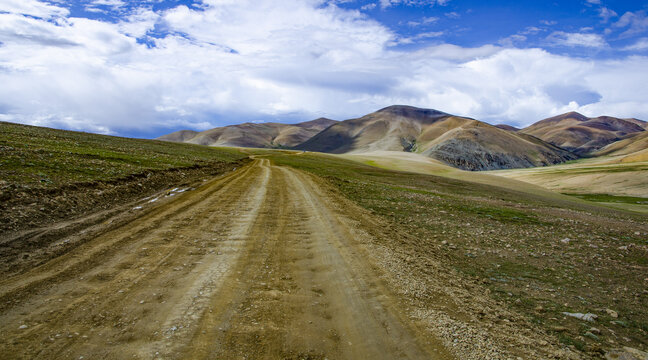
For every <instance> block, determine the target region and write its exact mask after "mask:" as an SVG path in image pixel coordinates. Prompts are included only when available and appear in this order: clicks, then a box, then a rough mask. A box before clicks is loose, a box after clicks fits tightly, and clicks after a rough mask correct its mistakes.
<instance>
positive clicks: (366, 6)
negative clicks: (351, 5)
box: [360, 3, 378, 10]
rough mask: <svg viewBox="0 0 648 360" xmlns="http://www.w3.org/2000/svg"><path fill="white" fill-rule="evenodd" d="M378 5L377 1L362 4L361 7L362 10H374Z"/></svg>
mask: <svg viewBox="0 0 648 360" xmlns="http://www.w3.org/2000/svg"><path fill="white" fill-rule="evenodd" d="M376 6H378V4H376V3H370V4H366V5H362V6H361V7H360V10H373V9H375V8H376Z"/></svg>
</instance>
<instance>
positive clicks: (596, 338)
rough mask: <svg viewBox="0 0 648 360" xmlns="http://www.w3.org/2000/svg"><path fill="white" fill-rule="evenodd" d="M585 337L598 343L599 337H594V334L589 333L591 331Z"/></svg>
mask: <svg viewBox="0 0 648 360" xmlns="http://www.w3.org/2000/svg"><path fill="white" fill-rule="evenodd" d="M583 336H585V337H588V338H590V339H592V340H596V341H598V340H599V337H598V336H596V335H594V334H592V333H591V332H589V331H588V332H586V333H585V335H583Z"/></svg>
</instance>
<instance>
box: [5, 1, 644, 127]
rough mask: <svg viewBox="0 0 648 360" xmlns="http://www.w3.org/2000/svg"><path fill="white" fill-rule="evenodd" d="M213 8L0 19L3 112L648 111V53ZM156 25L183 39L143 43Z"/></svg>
mask: <svg viewBox="0 0 648 360" xmlns="http://www.w3.org/2000/svg"><path fill="white" fill-rule="evenodd" d="M209 4H210V5H209V6H208V7H206V8H205V9H203V10H201V11H195V10H192V9H191V8H188V7H185V6H179V7H176V8H174V9H171V10H168V11H165V12H161V13H154V12H152V11H150V10H139V11H137V12H135V13H133V14H131V15H130V16H129V17H125V18H124V20H123V21H122V22H120V23H104V22H101V21H97V20H90V19H79V18H60V19H58V20H56V21H51V20H50V21H44V20H39V19H34V18H31V17H26V16H22V15H20V14H19V13H8V14H0V41H1V42H2V43H3V44H2V46H0V83H1V84H2V86H0V118H2V119H4V120H9V121H17V122H23V123H32V124H37V125H48V126H57V127H67V128H73V129H78V130H89V131H100V132H105V133H116V132H117V133H119V132H128V131H151V129H155V128H173V127H180V126H181V127H186V128H194V129H205V128H208V127H210V126H218V125H224V124H230V123H233V122H240V121H245V120H259V119H268V118H270V117H278V118H279V119H280V120H283V121H295V120H307V119H309V118H315V117H318V116H328V117H332V118H337V119H344V118H349V117H353V116H359V115H362V114H365V113H368V112H371V111H375V110H376V109H379V108H381V107H383V106H387V105H391V104H411V105H415V106H422V107H431V108H437V109H440V110H443V111H447V112H450V113H456V114H460V115H466V116H471V117H475V118H478V119H484V120H488V121H492V122H502V121H509V122H514V123H516V124H518V125H524V124H527V123H529V122H533V121H536V120H538V119H541V118H543V117H547V116H550V115H555V114H557V113H560V112H564V111H568V110H579V111H583V112H585V113H586V114H589V115H598V114H599V113H607V114H611V115H619V116H635V117H640V118H641V117H643V118H648V109H647V108H646V107H647V105H646V102H645V96H644V95H643V94H645V92H644V86H645V85H644V84H645V83H648V78H646V77H647V76H648V75H646V74H645V73H646V72H645V69H646V67H647V66H648V58H646V57H630V58H627V59H622V60H616V61H584V60H579V59H574V58H570V57H568V56H558V55H553V54H551V53H549V52H547V51H544V50H540V49H514V48H513V49H509V48H503V47H499V46H493V45H486V46H482V47H478V48H464V47H460V46H456V45H451V44H440V45H436V46H429V47H424V48H419V49H417V50H415V51H408V52H405V51H396V50H395V49H394V48H392V47H390V44H392V43H394V42H396V41H398V39H399V37H398V36H397V35H396V34H394V33H393V32H392V31H390V30H389V29H387V28H385V27H384V26H383V25H381V24H379V23H377V22H376V21H373V20H371V19H369V18H368V17H366V16H365V15H364V14H363V13H362V12H360V11H348V10H344V9H341V8H338V7H336V6H322V3H321V2H320V1H317V0H312V1H310V2H306V1H298V0H285V1H281V2H277V1H274V0H255V1H252V0H247V1H246V0H238V1H229V2H227V1H215V0H214V1H212V2H210V3H209ZM48 16H49V15H48ZM155 24H158V25H159V26H160V27H166V28H167V29H168V30H169V31H171V33H172V34H176V35H169V36H166V37H164V38H159V39H149V40H150V41H154V42H155V44H156V46H155V47H151V48H149V47H147V46H145V45H142V44H138V43H137V42H136V40H135V38H136V37H141V36H145V34H146V32H147V31H148V30H150V29H152V28H153V26H154V25H155ZM424 34H425V33H424ZM422 36H426V37H432V36H438V34H437V33H434V32H432V33H427V34H425V35H422ZM562 38H563V39H566V38H568V36H563V37H562ZM581 42H583V41H580V42H579V41H576V43H579V44H580V43H581ZM585 43H588V44H589V43H591V42H588V41H585ZM579 46H580V45H579Z"/></svg>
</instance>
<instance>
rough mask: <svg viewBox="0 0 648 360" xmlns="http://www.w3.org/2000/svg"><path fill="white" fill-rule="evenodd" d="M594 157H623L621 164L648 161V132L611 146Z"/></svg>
mask: <svg viewBox="0 0 648 360" xmlns="http://www.w3.org/2000/svg"><path fill="white" fill-rule="evenodd" d="M593 155H595V156H614V157H621V159H620V162H636V161H648V131H643V132H640V133H637V134H634V135H632V136H630V137H628V138H625V139H623V140H619V141H617V142H614V143H612V144H609V145H607V146H606V147H604V148H602V149H601V150H599V151H597V152H595V153H593Z"/></svg>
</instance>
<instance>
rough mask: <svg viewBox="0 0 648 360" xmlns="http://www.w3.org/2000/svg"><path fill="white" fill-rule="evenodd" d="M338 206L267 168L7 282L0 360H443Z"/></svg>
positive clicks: (251, 169) (291, 176)
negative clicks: (0, 359) (376, 269)
mask: <svg viewBox="0 0 648 360" xmlns="http://www.w3.org/2000/svg"><path fill="white" fill-rule="evenodd" d="M332 201H335V199H334V198H332V197H330V196H328V195H327V193H326V191H323V190H322V189H320V188H319V185H318V183H317V181H314V180H313V178H311V176H310V175H306V174H304V173H302V172H299V171H297V170H294V169H292V168H288V167H277V166H274V165H272V164H271V163H270V161H269V160H267V159H263V158H258V159H255V160H254V161H253V162H252V163H251V164H250V165H248V166H245V167H244V168H242V169H239V170H238V171H236V172H234V173H232V174H230V175H228V176H225V177H223V178H219V179H215V180H213V181H211V182H209V183H207V184H206V185H204V186H202V187H200V188H198V189H197V190H195V191H190V192H187V193H184V194H182V195H180V196H178V198H177V199H175V200H174V201H171V202H168V203H164V204H160V205H158V207H157V208H155V209H153V210H152V211H150V212H148V213H146V214H145V215H142V216H141V217H139V218H137V219H135V220H133V221H131V222H129V223H127V224H125V225H122V226H119V227H116V228H113V229H107V230H106V231H105V232H104V233H102V234H101V235H99V236H97V237H96V238H94V239H92V240H91V241H87V242H85V243H84V244H83V245H81V246H79V247H78V248H77V249H75V250H73V251H71V252H69V253H66V254H65V255H63V256H61V257H58V258H55V259H53V260H51V261H49V262H48V263H45V264H43V265H41V266H39V267H37V268H34V269H32V270H30V271H28V272H26V273H24V274H21V275H18V276H14V277H11V278H8V279H5V280H2V281H1V282H0V299H4V300H5V303H4V304H5V306H4V307H3V308H2V312H1V313H0V343H1V344H2V345H1V347H2V348H1V350H2V357H3V358H29V359H32V358H41V359H54V358H60V359H79V358H84V359H96V358H99V359H125V358H137V359H157V358H160V359H279V358H287V359H293V358H294V359H304V358H308V359H325V358H327V359H369V358H370V359H401V358H402V359H448V358H451V357H450V355H448V353H447V351H445V350H444V349H443V348H441V347H440V346H438V342H436V341H432V340H431V339H430V334H426V333H424V332H422V331H421V330H420V329H418V328H417V327H416V326H415V324H411V323H409V322H408V318H407V317H404V316H403V315H402V314H403V312H402V311H401V309H400V307H401V305H400V304H399V302H398V301H397V299H396V298H395V296H394V295H392V293H391V292H390V291H389V290H388V289H386V288H385V287H384V285H383V284H382V283H381V281H379V279H378V278H377V277H376V274H374V273H373V270H372V268H371V266H370V265H369V263H368V262H367V259H366V258H365V255H363V253H362V252H361V251H359V250H358V249H356V245H354V244H355V242H354V239H353V231H352V230H351V229H349V228H348V225H346V224H347V222H345V221H341V218H340V217H341V216H344V215H342V214H340V213H339V212H338V211H335V210H334V209H333V208H332V207H331V206H330V204H331V202H332Z"/></svg>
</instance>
